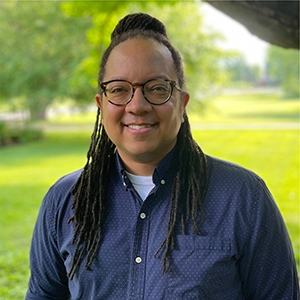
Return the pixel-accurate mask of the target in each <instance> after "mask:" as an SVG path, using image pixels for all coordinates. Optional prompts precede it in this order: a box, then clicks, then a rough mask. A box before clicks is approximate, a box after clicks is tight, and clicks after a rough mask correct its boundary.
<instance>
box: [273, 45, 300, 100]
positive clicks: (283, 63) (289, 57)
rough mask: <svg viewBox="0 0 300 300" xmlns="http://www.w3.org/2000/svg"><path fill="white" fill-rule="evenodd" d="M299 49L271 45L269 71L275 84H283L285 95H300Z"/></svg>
mask: <svg viewBox="0 0 300 300" xmlns="http://www.w3.org/2000/svg"><path fill="white" fill-rule="evenodd" d="M299 67H300V65H299V51H298V50H291V49H284V48H279V47H276V46H270V47H269V49H268V53H267V72H268V75H269V76H270V77H271V79H272V81H273V83H274V84H280V85H281V86H282V89H283V92H284V96H285V97H287V98H288V97H299V96H300V87H299V79H300V77H299Z"/></svg>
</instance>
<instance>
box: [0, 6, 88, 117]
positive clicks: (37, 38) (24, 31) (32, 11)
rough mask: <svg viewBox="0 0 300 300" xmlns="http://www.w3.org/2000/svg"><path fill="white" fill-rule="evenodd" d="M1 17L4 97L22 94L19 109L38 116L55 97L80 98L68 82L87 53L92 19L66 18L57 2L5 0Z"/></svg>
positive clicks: (0, 78) (1, 93) (0, 66)
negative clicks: (87, 40) (87, 36)
mask: <svg viewBox="0 0 300 300" xmlns="http://www.w3.org/2000/svg"><path fill="white" fill-rule="evenodd" d="M0 19H1V23H0V26H1V30H0V44H1V49H0V69H1V73H0V84H1V88H0V100H1V101H2V102H4V101H6V102H8V101H11V99H14V98H16V97H20V96H22V97H21V98H22V99H23V102H22V104H23V107H21V108H22V109H25V108H26V109H27V108H28V109H29V110H30V112H31V117H32V119H39V118H43V117H44V114H45V109H46V107H47V106H48V105H49V104H50V103H52V101H54V100H55V99H57V98H63V97H67V96H70V95H72V94H73V93H74V94H76V95H77V96H78V97H80V95H78V91H76V90H75V91H74V92H73V91H72V90H70V86H72V85H70V84H69V83H70V82H71V81H72V79H73V72H74V70H75V69H76V67H77V66H78V65H79V64H80V63H81V61H82V60H83V59H84V57H85V56H86V55H87V54H88V52H89V47H88V44H87V43H86V42H85V30H86V28H87V27H88V26H89V24H90V21H89V19H88V18H80V19H73V18H70V17H68V16H67V15H66V14H65V13H63V12H62V10H61V9H60V3H59V2H55V1H46V2H43V1H42V2H22V1H6V2H5V1H4V2H1V3H0ZM83 86H86V82H83ZM89 92H91V91H89Z"/></svg>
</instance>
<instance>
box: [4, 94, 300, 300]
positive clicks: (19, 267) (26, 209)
mask: <svg viewBox="0 0 300 300" xmlns="http://www.w3.org/2000/svg"><path fill="white" fill-rule="evenodd" d="M247 97H248V98H246V100H245V101H246V102H247V103H248V106H247V105H246V108H245V104H243V105H239V106H238V103H239V102H240V101H241V100H240V99H239V98H234V97H231V98H226V97H224V98H223V100H221V99H219V100H216V101H215V103H216V106H215V107H214V109H213V110H214V111H215V115H213V117H207V116H206V117H203V118H202V117H201V116H200V117H199V116H196V115H192V118H191V119H192V120H193V122H195V123H202V122H203V123H205V122H206V121H207V123H219V124H220V123H222V124H232V123H236V124H239V123H249V122H250V121H249V119H251V122H254V120H255V122H258V123H262V124H263V123H266V122H267V123H268V122H276V123H277V122H281V123H288V122H294V123H295V122H299V119H297V118H296V117H295V116H296V114H297V113H298V114H299V104H298V103H297V101H294V100H287V102H283V100H280V99H278V98H276V97H274V96H273V97H272V98H270V99H267V100H266V101H267V102H268V103H269V108H270V109H269V110H268V109H267V106H268V105H267V104H266V103H265V102H263V103H262V105H261V106H259V103H260V102H262V100H259V99H258V97H256V96H255V95H253V96H252V98H251V96H247ZM226 103H227V105H226ZM255 106H256V110H255V109H254V107H255ZM220 107H223V108H224V109H221V108H220ZM230 107H231V108H232V110H230V109H229V108H230ZM238 107H239V109H238ZM247 107H248V109H247ZM274 107H275V108H276V109H275V108H274ZM278 107H281V108H280V109H279V108H278ZM225 108H226V109H225ZM250 108H251V109H250ZM274 110H275V111H274ZM217 111H222V113H221V114H218V113H216V112H217ZM246 112H247V113H246ZM250 112H251V113H250ZM255 113H257V114H258V115H257V116H256V115H255ZM246 114H248V115H249V114H250V115H251V117H249V118H248V117H247V116H246ZM266 114H269V115H268V116H267V117H266ZM218 115H219V117H218ZM298 116H299V115H298ZM206 118H207V120H205V119H206ZM76 119H77V120H76ZM83 119H84V120H85V121H83ZM51 122H52V124H55V125H57V124H60V125H62V124H69V125H71V124H74V123H76V124H77V125H78V124H79V125H80V124H90V125H91V130H92V127H93V126H92V123H93V122H94V116H91V115H89V116H88V117H86V116H85V117H84V118H83V117H82V116H81V117H80V116H78V117H76V118H75V122H74V119H73V122H72V121H71V120H69V119H68V118H60V119H56V120H52V121H51ZM193 133H194V137H195V139H196V140H197V141H198V143H199V144H200V145H201V147H202V148H203V150H204V151H205V152H206V153H207V154H210V155H213V156H217V157H219V158H223V159H226V160H230V161H233V162H235V163H238V164H241V165H242V166H244V167H246V168H249V169H251V170H253V171H254V172H256V173H257V174H258V175H260V176H261V177H262V178H263V179H264V180H265V181H266V183H267V185H268V187H269V189H270V190H271V192H272V194H273V196H274V198H275V200H276V202H277V204H278V206H279V208H280V210H281V212H282V215H283V217H284V219H285V222H286V224H287V227H288V230H289V233H290V236H291V239H292V242H293V247H294V250H295V256H296V258H297V261H298V270H299V259H300V245H299V130H295V129H282V130H266V129H264V128H262V129H256V130H250V129H244V130H222V129H217V130H210V129H199V130H196V129H195V130H193ZM90 134H91V131H90V132H88V131H79V132H78V131H70V132H64V131H60V132H46V134H45V138H44V139H43V140H42V141H39V142H35V143H31V144H27V145H19V146H14V147H10V148H3V149H0V207H1V210H0V299H5V300H18V299H24V294H25V291H26V289H27V280H28V276H29V269H28V267H29V263H28V252H29V248H30V239H31V234H32V230H33V226H34V223H35V219H36V216H37V213H38V209H39V206H40V203H41V200H42V198H43V196H44V194H45V193H46V191H47V190H48V189H49V187H50V186H51V185H52V184H53V183H54V182H55V180H57V179H58V178H59V177H61V176H63V175H64V174H66V173H69V172H72V171H74V170H76V169H79V168H81V167H82V166H83V165H84V163H85V157H86V152H87V148H88V145H89V140H90Z"/></svg>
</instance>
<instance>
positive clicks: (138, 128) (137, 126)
mask: <svg viewBox="0 0 300 300" xmlns="http://www.w3.org/2000/svg"><path fill="white" fill-rule="evenodd" d="M126 126H127V127H129V128H132V129H135V130H141V129H144V128H150V127H152V125H126Z"/></svg>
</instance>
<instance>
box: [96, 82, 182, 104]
mask: <svg viewBox="0 0 300 300" xmlns="http://www.w3.org/2000/svg"><path fill="white" fill-rule="evenodd" d="M153 80H163V81H165V82H168V83H169V84H170V87H171V90H170V94H169V96H168V98H167V99H166V100H165V101H163V102H162V103H153V102H152V101H151V100H149V99H148V98H147V97H146V95H145V91H144V87H145V85H146V84H147V83H148V82H150V81H153ZM116 81H122V82H127V83H129V84H130V85H131V88H132V94H131V96H130V98H129V99H128V100H127V101H126V102H125V103H123V104H116V103H114V102H112V101H111V100H110V99H109V98H108V97H107V94H106V86H107V85H108V84H109V83H111V82H116ZM137 87H141V88H142V93H143V95H144V98H145V99H146V101H147V102H149V103H150V104H152V105H162V104H165V103H167V102H168V101H169V100H170V99H171V97H172V94H173V90H174V88H176V89H177V90H178V91H180V92H183V90H182V89H181V88H180V87H179V86H178V85H177V83H176V81H174V80H170V79H162V78H153V79H149V80H147V81H145V82H144V83H132V82H130V81H128V80H125V79H113V80H109V81H105V82H100V88H101V90H102V92H103V93H104V95H105V97H106V99H107V100H108V102H109V103H111V104H113V105H116V106H123V105H126V104H128V103H129V102H130V101H131V100H132V98H133V96H134V93H135V91H136V88H137Z"/></svg>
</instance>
